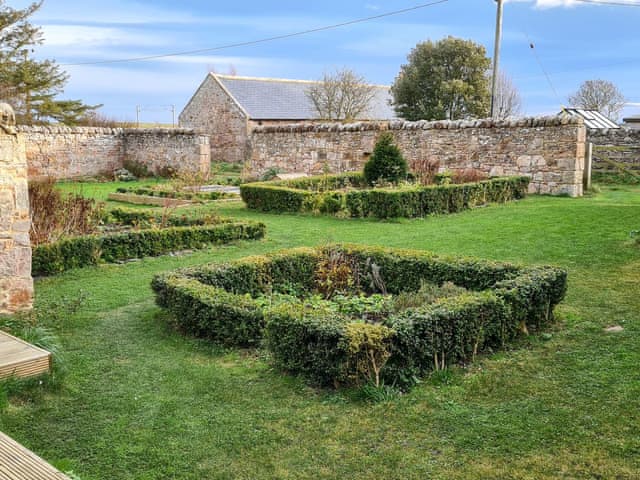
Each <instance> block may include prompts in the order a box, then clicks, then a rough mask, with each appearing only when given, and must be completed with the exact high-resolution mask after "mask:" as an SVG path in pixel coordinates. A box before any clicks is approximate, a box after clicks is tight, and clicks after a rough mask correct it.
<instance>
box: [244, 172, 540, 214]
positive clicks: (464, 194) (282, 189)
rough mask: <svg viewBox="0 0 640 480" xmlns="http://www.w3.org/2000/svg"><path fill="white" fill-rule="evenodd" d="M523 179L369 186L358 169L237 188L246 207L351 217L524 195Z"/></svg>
mask: <svg viewBox="0 0 640 480" xmlns="http://www.w3.org/2000/svg"><path fill="white" fill-rule="evenodd" d="M529 181H530V179H529V178H528V177H505V178H492V179H488V180H483V181H479V182H475V183H464V184H459V185H453V184H436V185H426V186H423V185H418V184H414V183H405V184H400V185H396V186H391V187H379V188H371V187H368V186H367V184H366V182H365V181H364V177H363V175H362V174H360V173H349V174H341V175H323V176H317V177H309V178H302V179H296V180H288V181H275V182H258V183H249V184H244V185H241V186H240V194H241V196H242V200H243V201H244V202H245V203H246V204H247V207H248V208H250V209H254V210H261V211H264V212H278V213H281V212H292V213H297V212H313V213H322V214H330V215H344V216H350V217H377V218H394V217H408V218H414V217H425V216H427V215H431V214H448V213H455V212H459V211H462V210H466V209H469V208H474V207H478V206H481V205H485V204H487V203H504V202H507V201H511V200H518V199H521V198H524V197H525V196H526V193H527V189H528V186H529Z"/></svg>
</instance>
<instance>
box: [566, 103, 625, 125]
mask: <svg viewBox="0 0 640 480" xmlns="http://www.w3.org/2000/svg"><path fill="white" fill-rule="evenodd" d="M563 113H567V114H569V115H571V116H574V117H582V118H583V119H584V124H585V126H586V127H587V128H620V126H619V125H618V124H617V123H615V122H613V121H611V120H609V119H608V118H607V117H605V116H604V115H603V114H601V113H600V112H598V111H597V110H584V109H582V108H565V109H564V112H563Z"/></svg>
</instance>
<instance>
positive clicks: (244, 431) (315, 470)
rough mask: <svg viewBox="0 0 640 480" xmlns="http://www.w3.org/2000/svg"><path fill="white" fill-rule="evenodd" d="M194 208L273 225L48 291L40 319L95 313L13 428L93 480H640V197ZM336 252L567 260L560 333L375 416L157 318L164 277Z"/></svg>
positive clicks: (69, 324) (606, 194)
mask: <svg viewBox="0 0 640 480" xmlns="http://www.w3.org/2000/svg"><path fill="white" fill-rule="evenodd" d="M88 187H89V186H88V185H87V188H86V189H85V192H88V191H93V190H91V188H88ZM114 189H115V187H114ZM101 192H102V190H100V189H95V196H99V197H101V196H102V195H103V194H102V193H101ZM200 208H209V209H211V208H214V209H217V211H219V212H220V213H221V214H223V215H226V216H235V217H239V218H246V219H254V220H260V221H263V222H265V223H266V224H267V227H268V233H267V239H266V240H264V241H261V242H257V243H252V242H247V243H243V244H236V245H233V246H226V247H219V248H214V249H210V250H207V251H202V252H198V253H195V254H192V255H188V256H174V257H161V258H154V259H145V260H143V261H140V262H136V263H130V264H126V265H122V266H116V265H105V266H103V267H100V268H87V269H82V270H76V271H71V272H67V273H66V274H63V275H61V276H59V277H53V278H47V279H43V280H39V281H38V282H37V284H36V293H37V304H38V307H39V308H40V309H43V310H44V311H46V310H47V309H52V306H53V305H55V304H60V303H61V302H63V301H65V299H66V300H67V301H72V300H73V299H77V298H78V297H79V296H80V297H81V298H84V301H83V302H82V305H81V306H80V308H79V310H78V311H77V312H76V313H74V314H72V315H69V316H68V317H65V318H64V319H62V320H61V319H60V318H58V317H57V316H53V317H52V319H51V320H50V322H49V323H50V324H51V326H52V327H53V328H54V329H55V330H56V331H57V333H58V334H59V336H60V337H61V339H62V343H63V347H64V350H65V353H66V362H67V367H68V374H67V376H66V378H65V379H64V383H63V384H62V386H61V388H60V389H59V390H56V391H45V392H43V393H41V394H38V392H34V393H33V395H32V398H20V399H19V400H14V401H13V402H12V403H11V404H10V406H9V407H8V408H6V409H5V410H4V411H3V412H1V413H0V429H1V430H2V431H4V432H6V433H7V434H9V435H10V436H12V437H14V438H15V439H16V440H18V441H19V442H21V443H23V444H25V445H26V446H27V447H29V448H31V449H33V450H34V451H35V452H37V453H38V454H40V455H42V456H43V457H44V458H46V459H47V460H48V461H50V462H53V463H54V464H55V465H58V466H61V467H63V468H64V469H66V470H70V469H72V470H74V471H75V472H76V473H77V474H79V475H80V477H81V478H82V479H83V480H97V479H169V478H171V479H237V478H240V479H265V478H271V479H288V478H290V479H300V478H314V479H316V478H327V479H333V478H336V479H338V478H340V479H342V478H371V479H374V478H375V479H377V478H385V479H413V478H415V479H425V478H429V479H478V478H486V479H536V480H537V479H557V478H567V479H595V478H602V479H614V478H615V479H634V478H638V472H639V471H640V436H639V435H638V432H639V431H640V374H639V373H638V365H640V340H639V335H638V334H639V332H640V319H639V318H638V317H639V313H638V312H640V274H639V273H638V272H639V270H640V246H637V245H636V244H635V243H633V242H632V241H631V240H630V238H629V232H630V231H631V230H637V229H638V228H640V187H617V188H607V189H605V190H604V191H603V193H601V194H598V195H597V196H593V197H586V198H582V199H570V198H552V197H530V198H528V199H527V200H524V201H521V202H517V203H512V204H508V205H505V206H490V207H487V208H483V209H478V210H473V211H467V212H464V213H460V214H455V215H449V216H442V217H433V218H428V219H424V220H400V221H387V222H376V221H370V220H360V219H359V220H345V219H336V218H330V217H313V216H301V215H282V216H278V215H267V214H260V213H257V212H251V211H248V210H246V209H245V208H244V207H243V205H242V204H241V203H239V202H231V203H224V204H218V205H217V206H207V207H200ZM329 241H347V242H358V243H366V244H373V245H386V246H392V247H410V248H419V249H427V250H432V251H435V252H438V253H446V254H458V255H473V256H479V257H484V258H493V259H496V260H504V261H516V262H523V263H527V264H533V263H552V264H557V265H559V266H563V267H566V268H567V269H568V270H569V282H570V288H569V293H568V296H567V299H566V301H565V302H564V303H563V304H562V305H561V306H560V307H559V309H558V314H559V315H558V316H559V319H558V323H557V325H556V327H555V328H554V329H552V330H550V331H547V332H544V333H543V334H539V335H534V336H531V337H528V338H524V339H523V340H522V342H521V343H520V345H518V346H517V347H515V348H513V349H512V350H509V351H505V352H500V353H496V354H494V355H492V356H488V357H484V358H481V359H480V360H479V361H478V362H477V363H475V364H474V365H471V366H468V367H466V368H454V369H452V370H450V371H448V372H446V373H440V374H438V375H436V376H434V377H433V378H430V379H425V380H424V382H423V383H422V384H420V385H418V386H417V387H415V388H414V389H413V390H412V391H411V392H410V393H408V394H405V395H402V396H400V397H398V398H395V399H391V400H389V401H386V402H381V403H368V402H365V401H361V400H358V399H356V398H354V397H353V395H352V394H351V393H350V392H336V391H321V390H315V389H313V388H310V387H309V386H308V385H306V384H305V383H304V382H303V381H301V380H299V379H296V378H291V377H287V376H285V375H283V374H282V373H281V372H279V371H277V370H274V369H272V367H271V364H270V363H269V358H267V356H266V354H265V353H264V352H261V351H237V350H224V349H221V348H218V347H216V346H213V345H209V344H207V343H206V342H203V341H198V340H194V339H191V338H186V337H183V336H181V335H180V334H178V333H176V332H174V331H172V330H171V329H169V328H168V327H167V323H166V322H165V321H164V320H165V319H164V318H163V315H164V313H163V312H162V311H161V310H160V309H159V308H158V307H156V306H155V305H154V302H153V297H152V294H151V290H150V286H149V282H150V280H151V278H152V276H153V275H154V274H155V273H157V272H161V271H165V270H169V269H173V268H177V267H180V266H185V265H195V264H199V263H203V262H208V261H218V260H228V259H235V258H240V257H243V256H246V255H251V254H259V253H263V252H268V251H272V250H278V249H286V248H291V247H295V246H300V245H316V244H319V243H323V242H329ZM80 292H83V293H82V295H80ZM611 325H621V326H623V327H624V331H623V332H621V333H607V332H605V331H604V328H605V327H607V326H611Z"/></svg>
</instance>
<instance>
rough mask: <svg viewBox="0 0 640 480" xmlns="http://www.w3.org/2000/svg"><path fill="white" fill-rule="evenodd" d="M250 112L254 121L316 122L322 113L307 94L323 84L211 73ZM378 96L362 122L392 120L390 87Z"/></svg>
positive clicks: (377, 89) (382, 89)
mask: <svg viewBox="0 0 640 480" xmlns="http://www.w3.org/2000/svg"><path fill="white" fill-rule="evenodd" d="M211 75H212V76H214V77H215V78H216V79H217V80H218V82H220V83H221V84H222V86H223V87H224V88H225V89H226V90H227V91H228V92H229V94H230V95H231V96H232V97H233V98H234V99H235V101H236V102H237V103H238V104H239V105H240V106H241V107H242V108H243V109H244V110H245V111H246V112H247V114H248V115H249V118H250V119H251V120H292V121H293V120H313V119H316V118H317V117H318V114H317V112H316V110H315V108H314V106H313V103H312V102H311V100H309V98H308V97H307V95H306V92H307V90H308V89H309V88H310V87H311V86H312V85H314V84H318V83H319V82H312V81H305V80H286V79H276V78H254V77H236V76H230V75H218V74H213V73H212V74H211ZM375 88H376V95H375V97H374V98H373V100H372V101H371V106H370V108H369V111H368V112H367V114H366V115H362V117H361V118H359V120H392V119H394V118H397V117H396V114H395V111H394V109H393V107H392V106H391V103H390V102H391V99H392V97H391V93H390V92H389V87H385V86H375Z"/></svg>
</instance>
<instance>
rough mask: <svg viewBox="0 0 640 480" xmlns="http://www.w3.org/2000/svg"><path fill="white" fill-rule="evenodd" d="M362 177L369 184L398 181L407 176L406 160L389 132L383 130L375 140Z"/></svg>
mask: <svg viewBox="0 0 640 480" xmlns="http://www.w3.org/2000/svg"><path fill="white" fill-rule="evenodd" d="M364 178H365V180H366V182H367V183H368V184H369V185H375V184H376V183H387V182H391V183H398V182H399V181H401V180H405V179H406V178H407V161H406V160H405V159H404V157H403V156H402V153H401V152H400V149H399V148H398V147H397V146H396V145H395V144H394V138H393V135H392V134H391V133H390V132H384V133H383V134H382V135H380V138H379V139H378V141H377V142H376V146H375V147H374V149H373V154H372V155H371V158H370V159H369V161H368V162H367V163H366V164H365V166H364Z"/></svg>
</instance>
